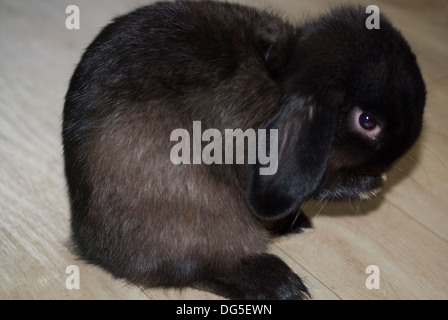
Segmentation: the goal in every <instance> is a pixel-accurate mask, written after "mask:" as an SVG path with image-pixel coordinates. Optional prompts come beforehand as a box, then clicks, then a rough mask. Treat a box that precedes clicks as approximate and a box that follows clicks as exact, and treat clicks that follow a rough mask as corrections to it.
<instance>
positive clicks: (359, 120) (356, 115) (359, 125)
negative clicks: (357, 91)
mask: <svg viewBox="0 0 448 320" xmlns="http://www.w3.org/2000/svg"><path fill="white" fill-rule="evenodd" d="M352 122H353V125H354V127H355V129H356V131H358V132H359V133H361V134H362V135H364V136H367V137H368V138H370V139H373V140H375V139H376V137H377V136H378V135H379V134H380V132H381V126H380V125H379V123H378V122H377V121H376V120H375V118H374V117H373V116H372V115H370V114H369V113H367V112H364V111H363V110H361V109H359V108H355V109H354V110H353V113H352Z"/></svg>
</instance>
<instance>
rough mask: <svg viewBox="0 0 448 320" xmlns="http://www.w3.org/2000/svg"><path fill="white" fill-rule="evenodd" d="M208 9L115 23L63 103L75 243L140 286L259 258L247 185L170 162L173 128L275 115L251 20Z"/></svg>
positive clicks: (166, 11)
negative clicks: (247, 195) (248, 201)
mask: <svg viewBox="0 0 448 320" xmlns="http://www.w3.org/2000/svg"><path fill="white" fill-rule="evenodd" d="M208 6H210V7H209V10H207V8H208V7H207V6H205V7H204V6H203V5H201V7H200V8H199V6H197V5H196V4H195V3H185V4H184V3H181V2H176V3H158V4H156V5H153V6H149V7H144V8H141V9H138V10H136V11H134V12H132V13H130V14H128V15H126V16H123V17H119V18H117V19H116V20H115V21H114V22H113V23H112V24H110V25H109V26H107V27H106V28H105V29H104V30H103V31H102V32H101V33H100V34H99V36H98V37H97V38H96V40H95V41H94V42H93V43H92V44H91V45H90V46H89V48H88V49H87V50H86V52H85V54H84V56H83V58H82V61H81V63H80V64H79V65H78V67H77V69H76V71H75V73H74V75H73V78H72V80H71V84H70V89H69V91H68V93H67V97H66V104H65V109H64V131H63V137H64V151H65V157H66V175H67V180H68V186H69V193H70V200H71V204H72V231H73V240H74V242H75V245H76V246H77V248H78V251H79V252H80V253H81V255H82V256H83V257H85V258H86V259H88V260H90V261H92V262H94V263H97V264H100V265H102V266H103V267H105V268H106V269H108V270H109V271H111V272H112V273H113V274H115V275H116V276H119V277H126V278H128V279H131V280H132V281H135V282H140V283H143V284H146V285H159V284H163V285H170V284H171V285H181V284H184V285H185V284H188V283H189V282H191V281H193V280H194V279H193V277H197V276H198V274H200V273H201V271H202V270H203V272H204V273H206V272H209V271H210V270H215V271H219V270H220V268H225V269H228V268H229V266H231V265H232V263H233V261H235V262H237V261H239V260H241V259H242V257H244V256H247V255H248V254H256V253H258V252H263V251H264V250H265V249H266V244H267V240H268V233H267V231H266V230H265V229H264V228H263V227H262V226H261V224H260V222H259V221H258V220H257V219H256V218H255V217H254V215H253V214H252V212H251V211H250V209H249V208H248V206H247V200H246V191H245V189H244V183H245V182H244V177H241V176H238V175H237V174H236V172H235V171H234V170H233V169H232V167H231V166H228V165H212V166H205V165H194V164H190V165H187V164H182V165H175V164H173V163H172V162H171V161H170V149H171V147H172V146H173V144H174V143H173V142H171V141H170V133H171V132H172V131H173V130H174V129H177V128H182V129H186V130H187V131H189V132H190V133H191V132H192V124H193V121H201V124H202V130H206V129H207V128H216V129H218V130H221V132H224V131H223V130H224V129H226V128H242V129H246V128H256V127H259V126H261V125H262V124H263V123H264V122H265V121H266V119H268V118H269V117H270V116H272V114H273V113H274V112H275V111H276V110H275V108H276V106H278V105H279V99H280V93H279V92H278V89H277V87H276V85H275V83H274V82H273V81H272V80H271V79H270V78H269V75H268V74H267V73H266V69H265V67H264V65H263V63H264V62H263V57H262V55H261V54H260V46H259V44H257V43H255V38H256V30H257V26H255V25H252V24H251V23H252V22H251V21H252V20H253V21H258V23H260V21H259V19H258V20H257V19H255V18H260V17H254V16H252V15H253V14H255V11H251V10H252V9H248V8H242V7H239V6H233V5H228V4H225V5H218V6H216V7H215V4H213V3H208ZM216 8H218V10H217V9H216ZM257 15H258V13H257ZM263 19H264V21H269V22H270V23H271V25H275V24H278V22H279V20H276V19H277V18H275V17H274V16H270V15H267V16H266V17H263ZM263 19H262V20H263ZM266 19H267V20H266ZM238 26H239V28H238ZM243 171H244V170H243ZM241 181H243V183H241Z"/></svg>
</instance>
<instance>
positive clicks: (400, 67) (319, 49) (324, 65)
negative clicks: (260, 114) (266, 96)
mask: <svg viewBox="0 0 448 320" xmlns="http://www.w3.org/2000/svg"><path fill="white" fill-rule="evenodd" d="M367 17H368V15H366V13H365V9H363V8H344V9H342V8H341V9H337V10H334V11H332V12H331V13H330V14H329V15H327V16H324V17H323V18H320V19H319V20H316V21H312V22H310V23H308V24H306V25H305V26H304V27H303V28H302V29H301V30H300V31H299V33H298V36H297V37H298V40H297V42H296V43H294V44H291V43H290V44H289V46H290V47H289V49H288V52H289V53H288V54H278V53H277V56H278V57H280V56H282V57H288V58H287V60H286V62H285V63H284V64H283V65H282V64H281V63H278V62H275V63H274V62H273V63H272V64H271V65H272V66H273V67H272V73H273V75H274V76H275V77H276V79H278V81H279V83H281V84H282V85H283V88H284V95H283V102H282V107H281V110H280V111H279V112H278V113H277V114H276V115H275V116H274V117H273V118H272V119H270V121H269V122H268V123H267V124H266V128H268V129H272V128H276V129H278V132H279V133H278V137H279V152H278V155H279V168H278V171H277V173H276V174H275V175H272V176H260V175H257V169H258V167H259V166H260V165H259V164H256V165H253V167H252V169H253V170H251V172H250V184H249V193H248V199H249V204H250V206H251V207H252V209H253V210H254V212H255V213H257V214H258V215H259V216H261V217H263V218H267V219H273V218H278V217H282V216H284V215H286V214H288V213H290V212H291V211H293V210H295V209H296V208H297V207H298V206H299V205H300V203H301V202H302V201H303V200H304V199H305V198H307V197H310V196H313V197H316V198H319V199H364V198H368V197H369V196H371V195H373V194H375V193H376V191H377V190H379V188H380V187H381V185H382V184H383V182H384V180H385V175H384V173H385V171H386V170H387V169H388V168H390V166H391V165H392V164H393V163H394V161H395V160H397V159H398V158H399V157H400V156H402V155H403V154H404V153H405V152H406V151H407V150H408V149H409V148H410V147H411V146H412V144H413V143H414V142H415V141H416V139H417V137H418V136H419V133H420V131H421V126H422V116H423V108H424V104H425V97H426V91H425V84H424V81H423V79H422V76H421V74H420V70H419V67H418V65H417V62H416V58H415V56H414V54H413V53H412V51H411V49H410V47H409V45H408V44H407V42H406V41H405V40H404V38H403V37H402V36H401V34H400V33H399V32H398V31H397V30H396V29H395V28H393V27H392V25H391V24H390V23H389V22H388V21H387V19H385V18H384V17H383V16H381V23H380V29H371V30H370V29H368V28H367V27H366V18H367ZM273 49H275V44H274V45H273ZM282 50H285V49H284V48H283V49H282ZM275 57H276V52H275V51H273V54H272V55H271V58H272V59H275ZM268 59H269V58H268ZM268 62H269V61H268Z"/></svg>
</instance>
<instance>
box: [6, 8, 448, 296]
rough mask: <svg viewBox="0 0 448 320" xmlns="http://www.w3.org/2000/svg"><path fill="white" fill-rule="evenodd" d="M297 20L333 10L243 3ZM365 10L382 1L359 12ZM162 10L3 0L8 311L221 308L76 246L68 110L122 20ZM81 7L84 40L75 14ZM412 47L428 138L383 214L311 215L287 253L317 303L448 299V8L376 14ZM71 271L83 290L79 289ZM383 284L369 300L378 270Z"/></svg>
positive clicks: (394, 179) (376, 205)
mask: <svg viewBox="0 0 448 320" xmlns="http://www.w3.org/2000/svg"><path fill="white" fill-rule="evenodd" d="M242 2H245V3H250V4H254V5H256V6H270V7H273V8H278V9H280V10H281V11H283V12H285V14H286V15H287V16H288V17H290V18H291V20H292V21H298V20H299V19H301V18H303V17H305V16H307V15H308V14H311V15H314V14H317V13H319V12H322V11H324V10H326V9H328V8H330V6H331V5H334V4H335V3H337V2H338V3H346V2H350V1H330V0H327V1H325V0H320V1H317V0H281V1H274V0H262V1H261V2H260V1H259V0H254V1H249V0H247V1H242ZM359 2H361V3H363V4H365V5H368V4H371V3H370V2H365V1H359ZM144 3H148V1H140V0H139V1H118V0H113V1H112V0H107V1H104V0H102V1H88V0H82V1H81V0H63V1H60V0H39V1H25V0H15V1H13V0H0V299H216V298H219V297H217V296H214V295H212V294H209V293H204V292H201V291H196V290H192V289H185V290H182V291H179V290H172V289H170V290H161V289H156V290H154V289H144V288H140V287H137V286H133V285H129V284H126V283H124V282H122V281H118V280H115V279H113V278H112V277H111V276H109V275H108V274H107V273H105V272H104V271H102V270H101V269H100V268H98V267H95V266H91V265H86V264H85V263H83V262H82V261H79V260H77V258H76V257H75V256H74V255H73V254H72V253H70V251H69V250H68V247H67V237H68V234H69V211H68V204H67V196H66V189H65V181H64V176H63V167H62V160H61V150H62V147H61V139H60V130H61V111H62V105H63V97H64V94H65V91H66V89H67V84H68V79H69V77H70V75H71V73H72V72H73V69H74V66H75V64H76V63H77V62H78V61H79V58H80V56H81V54H82V52H83V49H84V48H85V47H86V46H87V45H88V43H89V42H90V41H91V40H92V39H93V37H94V36H95V34H96V33H97V32H98V31H99V29H100V27H101V26H103V25H105V24H106V23H107V21H109V20H110V19H111V18H112V17H113V16H115V15H117V14H121V13H125V12H126V11H128V10H130V9H132V8H134V7H136V6H137V5H140V4H144ZM70 4H75V5H77V6H78V7H79V8H80V13H81V24H80V30H68V29H66V28H65V20H66V17H67V14H66V13H65V8H66V7H67V6H68V5H70ZM376 4H377V5H378V6H379V8H380V10H381V13H387V14H388V15H389V16H390V17H391V20H392V21H393V22H394V24H395V25H396V26H397V27H398V28H399V29H400V30H401V31H402V33H403V34H404V35H405V36H406V37H407V39H408V40H409V42H410V44H411V46H412V47H413V48H414V50H415V52H416V54H417V56H418V60H419V62H420V65H421V68H422V72H423V74H424V78H425V80H426V83H427V87H428V102H427V108H426V113H425V118H424V120H425V124H424V129H423V133H422V136H421V138H420V140H419V141H418V143H417V145H416V146H415V147H414V148H413V149H412V150H411V152H410V153H409V154H408V155H407V156H406V157H404V158H403V159H402V160H401V161H399V162H398V163H397V164H396V166H395V167H394V169H393V170H392V171H391V172H390V173H389V182H390V184H389V186H388V188H387V190H386V192H384V193H383V194H381V196H379V197H378V198H376V199H374V200H373V201H370V202H365V203H364V202H363V203H358V202H355V203H348V204H331V203H326V204H323V203H311V202H310V203H307V204H306V208H305V210H306V212H307V214H308V216H309V217H311V218H313V224H314V229H312V231H311V232H307V233H304V234H301V235H297V236H292V237H289V238H283V239H280V240H278V241H277V242H275V243H274V244H273V245H272V247H271V251H272V252H274V253H276V254H278V255H279V256H280V257H281V258H283V259H284V260H285V261H286V262H287V263H288V264H289V265H290V266H291V268H293V269H294V271H296V272H297V273H298V274H299V275H300V276H301V277H302V278H303V279H304V281H305V282H306V284H307V285H308V287H309V289H310V292H311V294H312V296H313V298H314V299H448V160H447V159H448V133H447V125H448V32H447V31H448V24H447V21H446V17H447V16H448V6H447V4H448V3H447V2H446V1H444V0H441V1H435V0H433V1H405V0H391V1H376ZM69 265H75V266H77V267H78V268H79V272H80V289H73V290H69V289H67V287H66V280H67V277H69V276H70V274H67V273H66V268H67V266H69ZM369 265H376V266H378V269H379V271H380V273H379V274H380V278H379V279H380V282H379V283H380V287H379V289H368V288H367V287H366V279H367V277H368V276H369V274H367V273H366V268H367V266H369Z"/></svg>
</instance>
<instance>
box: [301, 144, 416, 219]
mask: <svg viewBox="0 0 448 320" xmlns="http://www.w3.org/2000/svg"><path fill="white" fill-rule="evenodd" d="M421 149H422V148H421V144H420V143H416V144H415V145H414V147H413V148H411V150H410V151H409V152H408V153H406V155H405V156H403V157H402V158H401V159H399V160H398V161H397V162H396V163H395V164H394V165H393V166H392V168H391V169H390V170H389V171H388V172H387V182H386V183H385V184H384V186H383V188H382V190H381V192H380V193H379V194H378V195H377V196H375V197H373V198H371V199H369V200H350V201H316V200H308V201H307V202H305V203H304V204H303V206H302V210H303V211H304V213H305V215H306V216H307V217H308V218H309V219H311V220H312V219H313V218H315V217H317V216H319V215H323V216H328V217H342V216H363V215H367V214H370V213H371V212H373V211H375V210H377V209H378V208H379V207H380V206H381V205H382V204H383V202H384V201H386V195H387V194H388V192H389V191H390V190H391V189H393V188H394V186H395V185H397V184H399V182H400V181H402V180H403V179H404V178H406V177H407V176H409V175H410V174H411V173H412V171H414V170H415V168H416V167H417V166H418V165H419V159H420V154H421Z"/></svg>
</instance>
